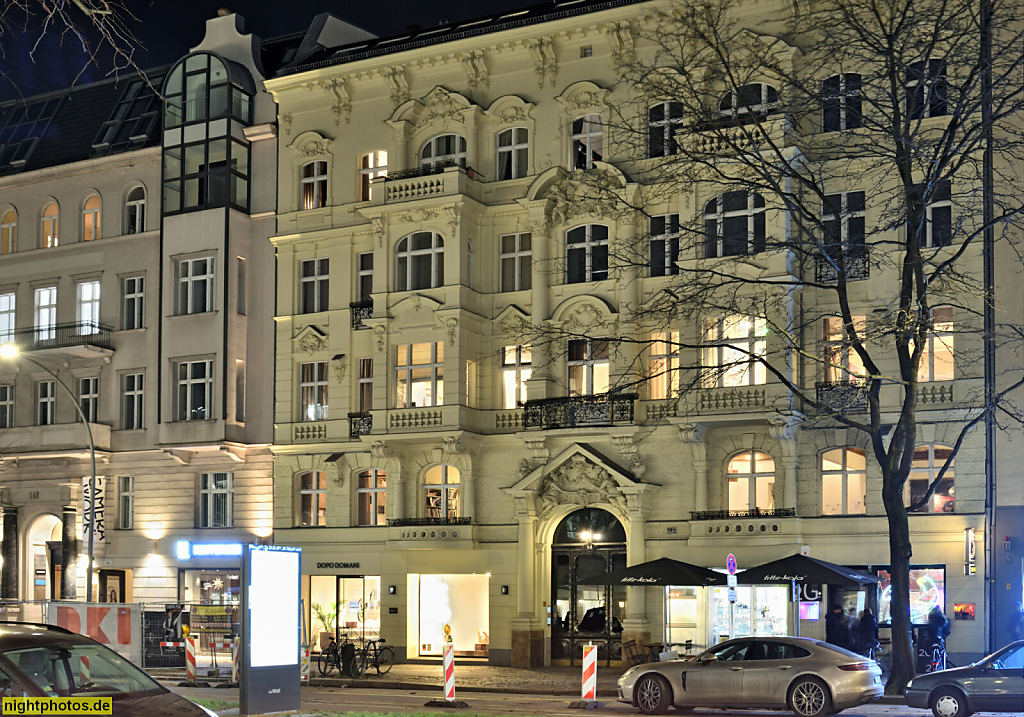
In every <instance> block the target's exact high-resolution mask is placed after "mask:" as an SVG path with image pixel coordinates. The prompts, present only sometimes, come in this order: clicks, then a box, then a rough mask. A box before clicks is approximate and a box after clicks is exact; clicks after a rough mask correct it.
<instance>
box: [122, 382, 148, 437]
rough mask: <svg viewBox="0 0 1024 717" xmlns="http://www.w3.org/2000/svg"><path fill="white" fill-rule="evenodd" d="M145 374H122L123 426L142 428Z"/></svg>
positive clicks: (125, 428)
mask: <svg viewBox="0 0 1024 717" xmlns="http://www.w3.org/2000/svg"><path fill="white" fill-rule="evenodd" d="M142 389H143V374H141V373H126V374H122V376H121V428H122V429H123V430H125V431H134V430H138V429H140V428H142Z"/></svg>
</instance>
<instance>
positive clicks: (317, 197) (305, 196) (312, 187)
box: [302, 160, 327, 209]
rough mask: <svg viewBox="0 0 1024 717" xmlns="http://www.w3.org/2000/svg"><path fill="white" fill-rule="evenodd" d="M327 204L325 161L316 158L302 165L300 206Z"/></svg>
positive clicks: (313, 207)
mask: <svg viewBox="0 0 1024 717" xmlns="http://www.w3.org/2000/svg"><path fill="white" fill-rule="evenodd" d="M326 206H327V162H324V161H322V160H318V161H316V162H307V163H306V164H304V165H302V208H303V209H319V208H320V207H326Z"/></svg>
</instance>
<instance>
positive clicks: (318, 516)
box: [299, 471, 327, 526]
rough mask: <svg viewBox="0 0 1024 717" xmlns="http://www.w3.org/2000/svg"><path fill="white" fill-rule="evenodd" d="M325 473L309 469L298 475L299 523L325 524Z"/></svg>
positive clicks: (305, 524)
mask: <svg viewBox="0 0 1024 717" xmlns="http://www.w3.org/2000/svg"><path fill="white" fill-rule="evenodd" d="M326 517H327V474H326V473H323V472H321V471H310V472H308V473H303V474H302V475H300V476H299V525H302V526H321V525H326V524H327V520H326Z"/></svg>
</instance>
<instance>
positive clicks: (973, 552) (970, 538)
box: [964, 528, 978, 575]
mask: <svg viewBox="0 0 1024 717" xmlns="http://www.w3.org/2000/svg"><path fill="white" fill-rule="evenodd" d="M977 560H978V548H977V546H976V545H975V542H974V528H964V575H974V574H976V573H977V572H978V563H977Z"/></svg>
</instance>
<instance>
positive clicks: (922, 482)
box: [906, 443, 956, 513]
mask: <svg viewBox="0 0 1024 717" xmlns="http://www.w3.org/2000/svg"><path fill="white" fill-rule="evenodd" d="M952 453H953V449H952V448H950V447H949V446H942V445H938V444H933V443H930V444H928V445H923V446H918V447H917V448H915V449H914V460H913V462H912V463H911V464H910V476H909V478H908V479H907V489H906V490H907V505H908V506H909V505H913V504H915V503H918V502H920V501H921V500H923V499H924V496H925V493H927V492H928V486H930V485H931V484H932V483H933V482H934V481H935V479H936V478H937V477H938V475H939V470H940V469H941V468H942V466H943V465H945V463H946V461H947V460H949V468H948V469H947V470H946V472H945V473H944V474H943V476H942V480H941V481H939V484H938V485H937V486H936V487H935V492H934V493H932V497H931V499H930V500H929V501H928V502H927V503H925V504H924V505H923V506H921V507H920V508H915V509H914V511H915V512H917V513H955V512H956V505H955V503H954V500H953V487H954V486H953V461H952V460H950V456H951V455H952Z"/></svg>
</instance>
